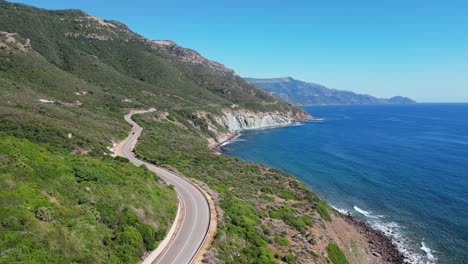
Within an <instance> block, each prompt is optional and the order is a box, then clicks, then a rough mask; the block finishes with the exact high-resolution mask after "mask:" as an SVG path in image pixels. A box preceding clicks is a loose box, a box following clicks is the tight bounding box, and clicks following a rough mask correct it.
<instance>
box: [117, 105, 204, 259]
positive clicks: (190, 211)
mask: <svg viewBox="0 0 468 264" xmlns="http://www.w3.org/2000/svg"><path fill="white" fill-rule="evenodd" d="M153 111H154V110H153ZM145 112H149V111H132V112H131V113H129V114H127V115H125V120H126V121H127V122H128V123H130V124H131V125H132V126H133V128H132V133H131V134H130V135H129V136H128V137H127V138H126V139H125V140H124V141H122V142H121V143H120V145H119V149H118V150H117V151H116V153H117V154H118V155H120V156H122V157H125V158H127V159H128V160H130V162H132V163H133V164H135V165H136V166H140V165H145V166H146V167H147V168H148V169H149V170H150V171H152V172H154V173H156V174H157V175H158V176H159V177H161V178H162V179H163V180H164V181H165V182H166V183H168V184H170V185H173V186H174V188H175V191H176V192H177V194H178V197H179V202H180V203H179V206H180V214H179V215H180V219H179V222H178V225H177V228H176V229H175V231H174V234H169V235H172V237H170V238H169V239H165V240H166V241H165V242H167V244H165V243H163V242H161V244H160V246H159V247H163V248H159V247H158V249H157V250H155V251H154V252H153V253H154V254H152V255H153V256H151V255H150V257H148V258H147V259H145V261H144V263H161V264H185V263H192V262H193V261H194V258H195V256H196V255H197V253H198V252H199V250H200V248H201V246H202V245H203V243H204V241H205V239H206V237H207V234H208V229H209V227H210V217H211V216H210V207H209V204H208V201H207V199H206V198H205V196H204V195H203V193H202V192H201V191H200V190H199V189H198V188H197V187H195V186H194V185H193V184H191V183H190V182H188V181H187V180H185V179H183V178H181V177H180V176H178V175H176V174H174V173H172V172H170V171H168V170H165V169H163V168H160V167H157V166H155V165H153V164H150V163H148V162H144V161H142V160H139V159H137V158H136V157H135V155H134V154H133V147H134V146H135V144H136V142H137V140H138V137H139V136H140V135H141V131H142V128H141V127H140V126H139V125H138V124H137V123H136V122H135V121H133V120H132V115H133V114H140V113H145ZM176 221H177V219H176ZM169 233H170V232H169ZM156 251H158V252H157V253H156Z"/></svg>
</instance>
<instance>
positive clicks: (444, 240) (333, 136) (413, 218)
mask: <svg viewBox="0 0 468 264" xmlns="http://www.w3.org/2000/svg"><path fill="white" fill-rule="evenodd" d="M305 110H306V111H307V112H309V113H310V114H312V115H313V116H315V117H317V118H321V119H322V120H318V121H312V122H305V123H303V124H300V125H297V126H289V127H284V128H277V129H268V130H257V131H246V132H243V135H242V136H241V137H240V138H239V139H238V140H236V141H234V142H233V143H232V144H230V145H228V146H227V150H226V153H227V154H228V155H232V156H236V157H239V158H241V159H245V160H249V161H253V162H257V163H263V164H266V165H269V166H272V167H275V168H278V169H281V170H283V171H286V172H289V173H292V174H294V175H296V176H297V177H299V178H300V179H301V180H302V181H303V182H305V183H306V184H308V185H309V186H310V187H311V188H312V189H313V190H314V191H316V192H317V193H318V194H319V195H321V196H322V197H323V198H325V199H326V200H327V201H328V202H329V203H330V204H332V205H333V206H335V207H336V208H339V209H342V210H346V211H349V212H351V213H353V214H354V215H356V216H357V217H360V218H362V219H363V220H366V221H368V222H369V223H370V224H371V225H373V226H374V227H376V228H378V229H381V230H383V231H384V232H386V233H387V234H388V235H389V236H391V237H392V238H393V239H394V241H395V242H396V243H397V244H398V247H399V248H400V250H401V251H402V252H404V254H405V255H406V257H407V259H408V261H409V262H411V263H450V264H452V263H453V264H459V263H468V104H417V105H402V106H396V105H391V106H390V105H384V106H317V107H306V108H305Z"/></svg>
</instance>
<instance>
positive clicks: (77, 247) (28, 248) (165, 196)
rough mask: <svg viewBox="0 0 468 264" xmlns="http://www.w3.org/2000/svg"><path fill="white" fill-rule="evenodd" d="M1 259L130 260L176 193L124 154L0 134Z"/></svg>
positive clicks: (152, 236) (152, 240)
mask: <svg viewBox="0 0 468 264" xmlns="http://www.w3.org/2000/svg"><path fill="white" fill-rule="evenodd" d="M0 175H1V177H0V188H1V192H0V201H1V202H2V210H1V213H0V223H1V225H2V228H1V229H0V240H1V241H2V242H1V243H0V250H1V252H2V254H1V256H0V262H1V263H65V262H66V263H70V262H75V263H104V262H107V263H129V262H137V261H138V259H139V257H140V256H141V255H142V254H143V253H144V252H145V251H147V250H152V249H154V248H155V247H156V245H157V241H159V240H161V239H162V238H163V237H164V235H165V233H166V230H167V228H168V227H169V226H170V225H171V222H172V219H173V218H174V216H175V212H176V210H177V204H176V202H175V192H174V190H173V189H171V188H170V187H165V186H164V185H162V184H161V183H160V180H159V178H158V177H157V176H156V175H154V174H153V173H151V172H149V171H148V170H146V169H145V168H143V167H140V168H137V167H135V166H133V165H132V164H130V163H129V162H128V161H126V160H123V159H117V160H115V159H113V158H111V157H102V158H93V157H87V156H78V155H72V154H70V153H69V152H68V151H64V150H57V149H54V148H50V146H48V145H46V144H36V143H32V142H30V141H29V140H26V139H18V138H15V137H11V136H5V135H4V134H0Z"/></svg>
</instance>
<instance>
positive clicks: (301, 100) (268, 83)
mask: <svg viewBox="0 0 468 264" xmlns="http://www.w3.org/2000/svg"><path fill="white" fill-rule="evenodd" d="M244 79H245V80H246V81H248V82H249V83H252V84H254V85H256V86H257V87H259V88H262V89H263V90H265V91H267V92H269V93H270V94H272V95H274V96H276V97H278V98H281V99H282V100H284V101H286V102H288V103H291V104H293V105H302V106H305V105H349V104H411V103H415V101H413V100H411V99H410V98H407V97H403V96H394V97H391V98H378V97H375V96H372V95H368V94H358V93H354V92H351V91H346V90H338V89H331V88H327V87H325V86H323V85H320V84H317V83H309V82H304V81H300V80H296V79H294V78H292V77H280V78H265V79H257V78H247V77H245V78H244Z"/></svg>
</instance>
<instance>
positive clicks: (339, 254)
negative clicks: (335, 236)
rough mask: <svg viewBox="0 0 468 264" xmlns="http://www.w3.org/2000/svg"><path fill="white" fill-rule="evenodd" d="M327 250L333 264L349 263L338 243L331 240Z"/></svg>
mask: <svg viewBox="0 0 468 264" xmlns="http://www.w3.org/2000/svg"><path fill="white" fill-rule="evenodd" d="M327 252H328V257H329V258H330V260H331V261H332V262H333V264H349V262H348V259H347V258H346V256H345V254H344V253H343V251H341V249H340V248H339V247H338V245H337V244H335V243H333V242H330V243H329V244H328V246H327Z"/></svg>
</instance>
